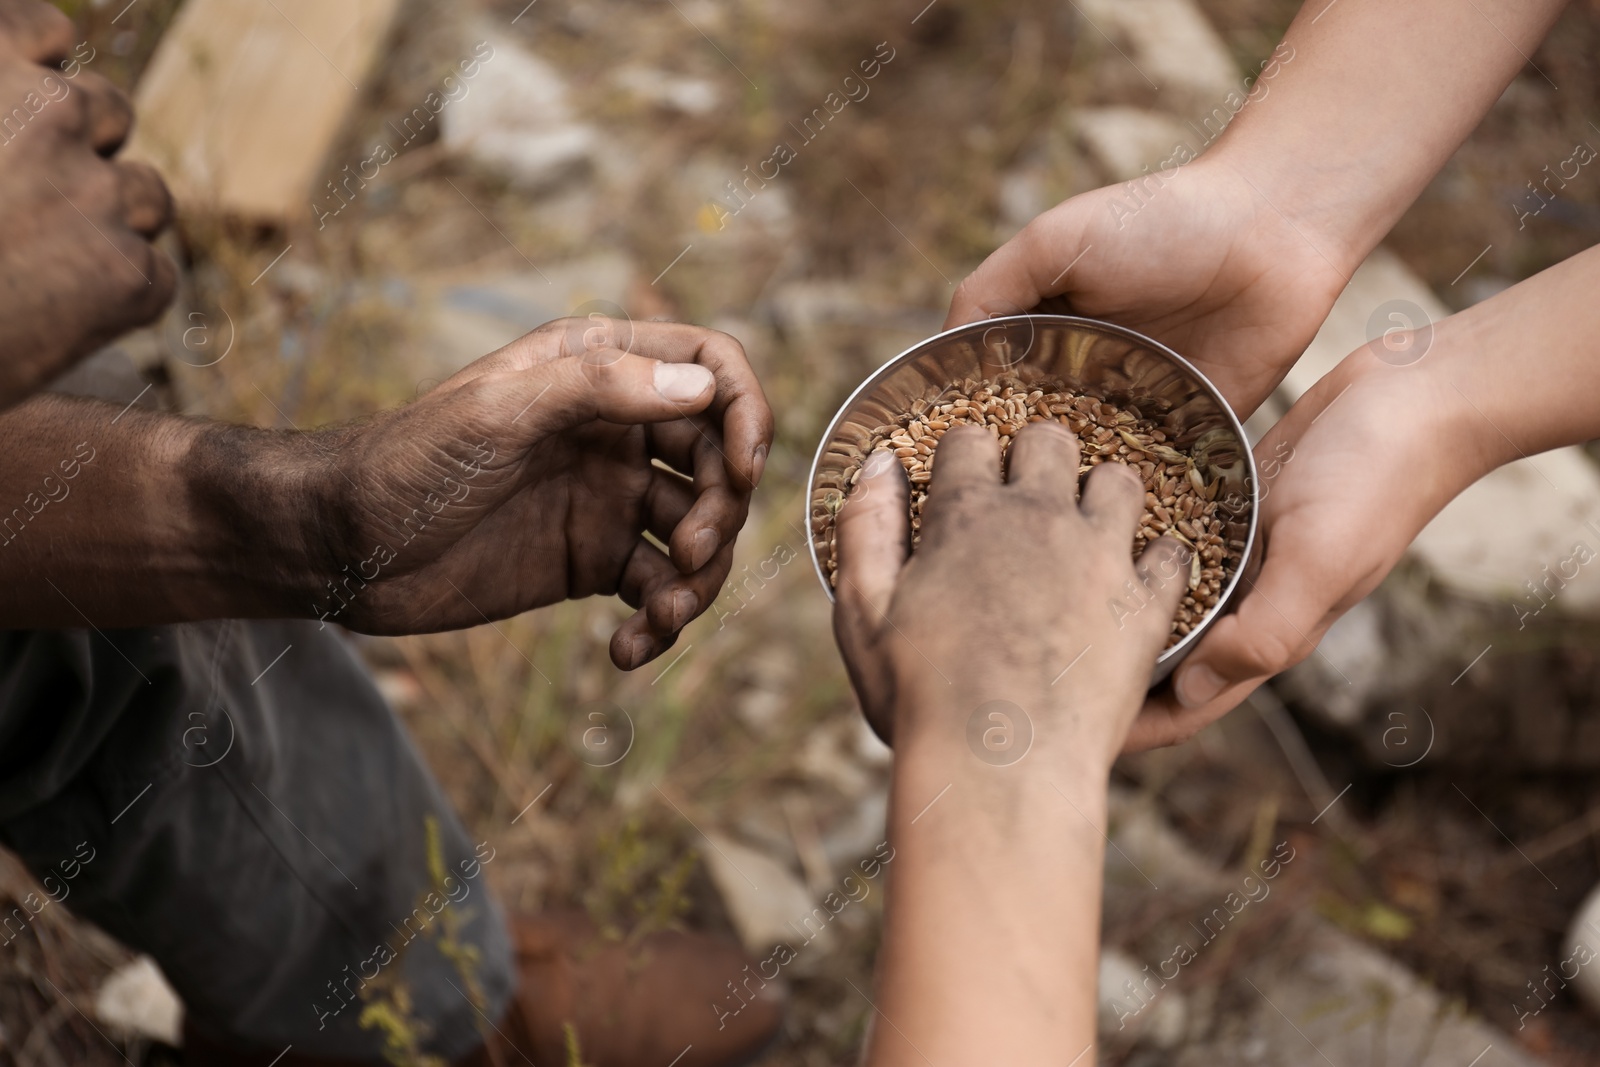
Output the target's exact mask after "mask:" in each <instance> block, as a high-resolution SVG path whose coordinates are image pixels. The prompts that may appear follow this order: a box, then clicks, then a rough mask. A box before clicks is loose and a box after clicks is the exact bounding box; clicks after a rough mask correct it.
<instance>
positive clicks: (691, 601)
mask: <svg viewBox="0 0 1600 1067" xmlns="http://www.w3.org/2000/svg"><path fill="white" fill-rule="evenodd" d="M699 606H700V598H699V597H697V596H695V595H694V594H693V593H691V592H689V590H687V589H680V590H678V591H677V592H676V593H674V594H672V628H673V629H674V630H681V629H683V627H684V626H685V625H686V624H687V623H688V621H689V620H690V619H692V618H694V613H695V609H696V608H698V607H699Z"/></svg>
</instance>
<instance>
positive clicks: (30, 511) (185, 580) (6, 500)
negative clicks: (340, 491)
mask: <svg viewBox="0 0 1600 1067" xmlns="http://www.w3.org/2000/svg"><path fill="white" fill-rule="evenodd" d="M313 445H314V442H313V441H312V435H290V434H280V433H274V432H271V431H263V430H253V429H247V428H242V427H232V426H222V425H219V424H212V423H204V422H198V421H195V420H191V419H185V418H181V417H178V416H172V415H163V414H156V413H151V412H148V411H145V410H143V409H134V408H130V409H128V410H126V411H123V410H121V409H120V408H118V407H117V406H115V405H110V404H104V403H100V402H97V401H92V400H84V399H80V398H75V397H63V396H57V395H52V394H45V395H42V396H39V397H36V398H34V399H32V400H30V401H28V402H27V403H25V404H22V405H20V406H18V407H16V408H13V409H11V410H9V411H6V412H4V413H0V448H3V449H4V455H5V461H4V464H3V465H0V584H3V586H4V587H5V588H6V589H7V590H8V595H7V596H6V598H5V599H4V601H3V604H4V607H3V608H0V612H3V617H0V625H4V626H6V627H13V628H21V627H70V626H84V625H89V624H91V623H92V624H93V625H95V626H100V627H114V626H135V625H153V624H158V623H166V622H181V621H187V620H195V619H206V618H221V617H294V616H303V615H307V614H309V612H310V605H311V602H312V596H311V593H310V592H309V590H310V589H311V588H312V586H313V584H314V583H313V582H312V581H311V580H310V575H311V574H312V573H313V572H314V571H315V570H316V565H315V563H314V559H313V557H314V556H316V555H317V552H316V548H317V546H318V545H319V543H320V541H319V531H318V529H317V520H318V519H319V517H320V515H321V514H324V513H325V512H326V508H325V507H324V506H322V505H323V504H324V503H325V502H324V501H322V500H321V497H322V496H325V493H321V492H319V491H317V490H316V486H318V485H319V484H320V483H319V481H318V479H317V477H316V473H317V472H318V471H320V470H322V469H323V468H322V467H321V466H320V465H319V456H318V454H317V453H316V451H315V449H314V447H313Z"/></svg>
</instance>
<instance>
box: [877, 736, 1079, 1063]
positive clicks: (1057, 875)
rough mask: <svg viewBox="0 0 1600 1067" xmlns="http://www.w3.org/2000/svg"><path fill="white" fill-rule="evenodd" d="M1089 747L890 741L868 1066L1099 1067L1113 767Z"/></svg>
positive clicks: (953, 739)
mask: <svg viewBox="0 0 1600 1067" xmlns="http://www.w3.org/2000/svg"><path fill="white" fill-rule="evenodd" d="M951 710H952V711H953V710H954V709H951ZM954 721H957V722H959V721H960V716H956V717H955V720H954ZM1087 752H1088V750H1087V749H1085V750H1083V751H1082V752H1079V753H1062V752H1054V753H1048V754H1047V753H1045V752H1041V751H1034V752H1031V753H1030V754H1029V755H1028V756H1025V757H1024V758H1023V759H1022V760H1020V761H1018V762H1017V763H1015V764H1012V765H1010V766H1003V767H996V766H990V765H989V764H987V763H984V762H982V761H980V760H978V759H977V758H975V757H974V755H973V754H972V753H971V752H970V751H968V749H967V747H966V746H965V744H964V743H963V742H962V741H961V739H960V737H959V731H957V732H956V733H955V734H954V735H953V736H952V737H951V738H948V739H932V738H921V739H919V738H904V739H901V741H900V743H898V744H897V745H896V758H895V771H894V786H893V795H892V801H891V814H890V843H891V844H892V845H893V846H894V849H895V859H894V866H893V868H892V869H891V871H890V888H889V896H888V902H887V905H886V909H887V910H886V913H885V921H884V940H883V949H882V953H881V956H880V959H879V975H878V983H877V990H876V993H875V995H874V998H873V999H874V1002H875V1004H876V1007H877V1009H878V1012H877V1013H876V1014H875V1018H874V1023H873V1033H872V1039H871V1044H870V1046H869V1050H868V1057H867V1062H868V1063H869V1064H871V1065H872V1067H891V1065H893V1067H901V1065H905V1067H912V1065H923V1064H926V1063H929V1062H932V1063H1006V1064H1016V1065H1019V1067H1026V1065H1030V1064H1058V1065H1059V1064H1062V1063H1067V1062H1069V1061H1072V1062H1074V1063H1075V1065H1076V1067H1085V1065H1089V1064H1092V1063H1093V1062H1094V1055H1093V1054H1092V1053H1091V1052H1090V1051H1089V1048H1090V1046H1091V1045H1092V1043H1093V1041H1094V1036H1095V979H1096V973H1097V963H1098V958H1099V948H1098V946H1099V937H1100V894H1101V877H1102V874H1101V872H1102V868H1103V862H1104V848H1105V838H1104V836H1103V831H1104V830H1105V827H1106V783H1107V775H1108V771H1107V768H1106V766H1105V764H1104V760H1103V759H1102V758H1101V757H1099V756H1092V755H1088V754H1086V753H1087ZM1075 1056H1078V1057H1080V1058H1078V1059H1076V1060H1074V1057H1075Z"/></svg>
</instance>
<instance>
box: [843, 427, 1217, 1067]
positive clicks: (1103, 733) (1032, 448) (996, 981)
mask: <svg viewBox="0 0 1600 1067" xmlns="http://www.w3.org/2000/svg"><path fill="white" fill-rule="evenodd" d="M939 457H940V458H939V463H938V465H937V467H936V468H935V470H934V476H933V480H932V483H931V485H930V489H929V494H928V498H927V502H926V505H925V508H924V512H923V524H922V543H921V547H920V548H919V549H918V551H917V553H916V555H915V556H912V557H910V558H909V559H908V552H909V549H910V527H909V521H908V519H907V505H908V500H909V485H908V483H907V480H906V476H905V474H904V472H903V471H902V469H901V467H900V465H899V463H898V462H896V461H895V460H894V457H893V455H892V454H891V453H888V452H880V453H877V454H876V455H875V456H874V457H873V458H872V459H871V460H870V461H869V464H868V467H867V468H866V469H865V470H864V472H863V477H862V478H861V479H860V481H859V482H858V483H857V485H856V486H855V488H854V490H853V491H852V492H851V494H850V496H849V498H848V499H847V500H846V502H845V504H844V505H843V507H842V508H841V509H840V512H839V527H838V547H839V572H838V573H839V579H840V581H839V588H838V597H837V604H836V607H835V611H834V626H835V632H836V635H837V637H838V640H839V647H840V650H841V652H842V654H843V656H844V660H845V663H846V666H847V667H848V669H849V672H850V678H851V681H852V683H853V684H854V686H855V688H856V692H857V694H858V696H859V697H860V699H861V703H862V707H863V709H864V710H865V711H866V713H867V715H868V716H869V717H870V718H871V719H872V721H873V722H874V724H875V726H876V727H877V728H878V729H879V731H880V732H881V733H884V734H885V735H886V736H892V737H893V738H894V744H895V753H896V756H895V769H894V783H893V786H892V791H891V802H890V820H889V822H890V830H889V840H890V844H891V845H892V846H893V847H894V849H895V861H894V864H895V865H894V875H893V882H892V884H891V886H890V889H889V897H888V898H887V905H886V912H885V933H884V942H883V958H882V960H881V961H880V964H879V981H878V992H877V995H876V996H875V998H874V1001H875V1003H876V1005H877V1006H878V1007H879V1008H880V1009H881V1010H882V1013H883V1016H884V1018H887V1019H892V1020H893V1021H894V1026H892V1027H891V1026H878V1027H875V1028H874V1031H873V1035H872V1038H871V1041H870V1044H869V1048H868V1057H867V1062H868V1063H870V1064H873V1065H874V1067H882V1065H886V1064H901V1063H904V1064H922V1063H924V1062H926V1061H925V1060H924V1059H923V1057H924V1056H926V1057H928V1059H929V1060H931V1061H932V1062H937V1063H1014V1064H1031V1063H1040V1064H1043V1063H1061V1062H1065V1060H1067V1059H1070V1058H1071V1057H1072V1056H1073V1054H1074V1053H1077V1052H1079V1050H1080V1049H1083V1050H1085V1051H1086V1050H1087V1048H1088V1046H1089V1045H1090V1044H1092V1042H1093V1040H1094V1032H1095V1030H1094V1021H1095V1008H1094V992H1095V974H1096V958H1097V944H1098V939H1099V929H1100V923H1099V913H1100V892H1101V864H1102V862H1103V859H1104V848H1105V838H1104V836H1103V833H1104V830H1105V827H1106V804H1107V799H1106V789H1107V782H1108V776H1109V774H1110V768H1111V763H1112V761H1113V760H1114V759H1115V758H1116V755H1117V752H1118V751H1119V749H1120V748H1121V747H1122V741H1123V735H1124V734H1125V733H1126V731H1127V729H1128V727H1129V724H1130V723H1131V722H1132V721H1133V719H1134V716H1135V715H1136V714H1137V712H1138V708H1139V704H1140V701H1141V699H1142V697H1143V695H1144V691H1145V687H1146V685H1147V684H1148V681H1149V677H1150V672H1151V668H1152V666H1153V665H1154V663H1155V660H1156V657H1157V655H1158V654H1159V653H1160V651H1161V649H1162V646H1163V645H1164V643H1165V639H1166V635H1167V630H1168V625H1169V621H1170V619H1171V617H1172V613H1173V611H1174V609H1175V608H1176V607H1177V602H1178V598H1179V596H1180V594H1181V591H1182V590H1183V589H1184V588H1185V581H1184V578H1185V577H1186V574H1187V570H1188V567H1187V564H1186V562H1184V560H1185V553H1184V549H1183V546H1182V545H1180V544H1179V543H1178V542H1177V541H1176V540H1174V539H1172V538H1162V539H1159V540H1157V541H1155V542H1154V543H1152V544H1151V546H1150V547H1149V548H1148V549H1146V550H1145V553H1144V555H1143V556H1141V557H1140V560H1139V561H1138V563H1137V564H1136V563H1135V562H1133V561H1132V560H1130V559H1129V555H1128V545H1129V542H1130V540H1131V539H1132V536H1133V531H1134V529H1135V527H1136V525H1137V523H1138V520H1139V515H1140V512H1141V511H1142V509H1143V491H1142V487H1141V485H1140V482H1139V479H1138V477H1137V476H1136V475H1135V474H1134V473H1133V472H1132V471H1130V470H1129V469H1127V468H1125V467H1122V466H1120V465H1117V464H1105V465H1102V466H1100V467H1098V468H1096V469H1095V470H1094V471H1093V472H1092V473H1091V474H1090V475H1089V478H1088V480H1087V482H1086V484H1085V486H1084V489H1083V494H1082V502H1081V504H1080V503H1077V502H1075V500H1074V494H1075V493H1076V492H1077V487H1078V477H1077V467H1078V462H1077V460H1078V443H1077V440H1076V439H1075V438H1074V436H1073V435H1072V434H1071V433H1070V432H1069V431H1067V430H1066V429H1065V428H1062V427H1060V426H1057V425H1055V424H1051V423H1038V424H1034V425H1030V426H1027V427H1025V428H1023V429H1022V430H1020V431H1019V432H1018V434H1017V437H1016V442H1015V444H1014V445H1013V446H1012V447H1011V449H1010V456H1009V479H1008V480H1007V481H1005V482H1002V481H1001V457H1000V445H999V442H998V441H996V440H995V438H994V437H992V436H991V435H990V434H988V433H986V432H984V431H983V430H981V429H977V428H971V427H960V428H954V429H952V430H951V431H950V432H949V433H948V434H947V435H946V436H945V439H944V441H943V443H942V444H941V446H940V453H939ZM1127 582H1138V583H1140V584H1141V585H1142V586H1144V587H1145V588H1146V589H1147V590H1149V591H1150V593H1151V596H1150V601H1149V603H1148V605H1147V606H1146V607H1145V608H1144V609H1143V610H1142V611H1140V612H1139V613H1138V614H1136V615H1135V616H1133V617H1132V618H1130V619H1127V620H1126V625H1125V626H1124V627H1123V628H1121V629H1118V628H1117V626H1116V624H1115V622H1114V621H1113V618H1112V615H1111V614H1110V612H1109V610H1108V604H1110V603H1111V602H1112V601H1114V600H1116V599H1117V598H1118V597H1120V596H1121V595H1122V593H1123V590H1124V588H1125V583H1127ZM992 716H999V717H998V718H993V717H992ZM975 722H976V724H977V727H978V729H977V730H976V736H977V738H978V740H974V736H975V731H974V723H975ZM996 728H998V729H1004V730H1011V731H1020V732H1023V733H1025V734H1026V736H1027V742H1026V745H1022V744H1018V745H1016V746H1015V747H1014V748H1013V749H1011V750H1010V751H1009V752H1006V753H1003V754H997V753H996V752H995V751H994V750H993V749H992V748H991V747H989V746H988V743H987V740H986V732H987V731H989V730H992V729H996ZM1024 932H1025V933H1024ZM997 945H998V946H1003V949H1004V950H1003V951H996V946H997ZM955 1005H959V1007H958V1008H953V1007H952V1006H955ZM1063 1053H1065V1055H1063ZM1083 1062H1092V1058H1091V1059H1089V1060H1084V1061H1083Z"/></svg>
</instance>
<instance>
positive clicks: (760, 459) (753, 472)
mask: <svg viewBox="0 0 1600 1067" xmlns="http://www.w3.org/2000/svg"><path fill="white" fill-rule="evenodd" d="M766 469H767V446H766V445H756V450H755V452H753V453H751V455H750V484H751V485H760V484H761V475H762V473H763V472H764V471H765V470H766Z"/></svg>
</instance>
